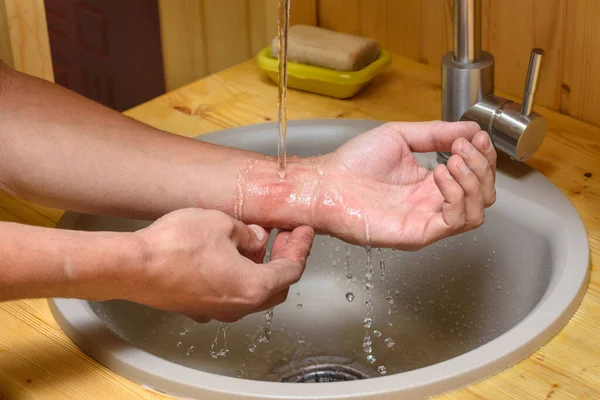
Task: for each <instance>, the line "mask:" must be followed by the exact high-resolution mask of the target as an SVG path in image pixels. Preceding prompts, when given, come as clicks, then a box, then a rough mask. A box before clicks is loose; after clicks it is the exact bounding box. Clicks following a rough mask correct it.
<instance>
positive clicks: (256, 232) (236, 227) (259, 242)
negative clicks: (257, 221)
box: [231, 220, 269, 263]
mask: <svg viewBox="0 0 600 400" xmlns="http://www.w3.org/2000/svg"><path fill="white" fill-rule="evenodd" d="M232 222H233V230H232V231H231V240H232V241H233V243H234V244H235V245H236V247H237V249H238V250H239V252H240V253H241V254H242V255H243V256H244V257H247V258H249V259H251V260H252V261H254V262H257V263H261V262H262V259H263V257H264V255H265V251H266V249H267V241H268V238H269V234H268V232H267V231H266V230H264V229H263V228H261V227H260V226H258V225H246V224H244V223H242V222H239V221H236V220H232Z"/></svg>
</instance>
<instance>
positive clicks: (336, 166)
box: [0, 66, 496, 249]
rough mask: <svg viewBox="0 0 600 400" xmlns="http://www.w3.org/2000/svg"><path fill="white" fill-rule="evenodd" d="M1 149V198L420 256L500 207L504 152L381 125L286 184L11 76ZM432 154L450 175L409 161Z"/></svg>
mask: <svg viewBox="0 0 600 400" xmlns="http://www.w3.org/2000/svg"><path fill="white" fill-rule="evenodd" d="M0 142H1V143H2V144H3V145H2V147H0V160H1V163H2V168H1V169H0V184H1V186H2V187H3V188H4V189H5V190H7V191H9V192H11V193H13V194H15V195H17V196H19V197H22V198H25V199H28V200H31V201H35V202H39V203H42V204H46V205H50V206H55V207H59V208H63V209H68V210H74V211H81V212H88V213H94V214H109V215H114V216H128V217H135V218H143V219H147V218H156V217H159V216H161V215H164V214H167V213H168V212H170V211H173V210H176V209H181V208H186V207H200V208H204V209H213V210H219V211H222V212H224V213H226V214H228V215H230V216H233V217H236V218H238V219H240V220H242V221H243V222H245V223H251V224H257V225H260V226H263V227H275V228H286V229H293V228H295V227H298V226H302V225H308V226H310V227H312V228H314V229H316V230H318V231H322V232H327V233H330V234H333V235H335V236H338V237H340V238H342V239H344V240H346V241H348V242H352V243H357V244H362V245H365V244H370V245H373V246H381V247H395V248H399V249H418V248H422V247H424V246H426V245H428V244H430V243H432V242H434V241H436V240H440V239H442V238H444V237H446V236H450V235H453V234H457V233H460V232H464V231H466V230H470V229H473V228H475V227H477V226H479V225H480V224H481V223H483V219H484V213H485V208H486V207H489V206H491V204H492V203H493V202H494V200H495V187H494V176H495V165H496V153H495V150H494V147H493V146H492V143H491V141H490V138H489V136H488V135H487V134H486V133H485V132H483V131H481V130H480V128H479V125H478V124H477V123H474V122H455V123H448V122H441V121H431V122H418V123H402V122H399V123H389V124H385V125H383V126H380V127H378V128H376V129H373V130H372V131H370V132H366V133H364V134H362V135H360V136H358V137H356V138H354V139H353V140H350V141H349V142H348V143H346V144H344V145H343V146H341V147H340V148H339V149H337V150H336V151H335V152H333V153H329V154H326V155H324V156H321V157H318V158H315V159H297V160H295V161H293V162H290V163H289V171H288V176H287V178H285V179H279V178H278V177H277V174H276V173H275V170H276V168H275V162H274V161H272V160H267V159H265V157H264V156H263V155H260V154H257V153H252V152H246V151H241V150H236V149H232V148H227V147H223V146H216V145H211V144H207V143H203V142H200V141H196V140H193V139H189V138H184V137H179V136H176V135H172V134H168V133H165V132H162V131H160V130H158V129H154V128H152V127H149V126H147V125H144V124H142V123H140V122H136V121H134V120H133V119H131V118H128V117H125V116H123V115H121V114H119V113H117V112H114V111H112V110H109V109H107V108H104V107H102V106H100V105H98V104H96V103H94V102H91V101H89V100H86V99H84V98H82V97H80V96H78V95H76V94H74V93H72V92H70V91H68V90H65V89H63V88H61V87H59V86H57V85H53V84H50V83H47V82H44V81H41V80H39V79H36V78H32V77H29V76H26V75H23V74H19V73H16V72H14V71H12V70H10V69H8V68H6V67H5V66H4V67H3V68H2V69H1V71H0ZM432 151H448V152H450V151H451V152H452V153H453V156H452V158H451V159H450V160H449V162H448V166H447V168H446V166H441V165H440V166H438V167H437V169H436V171H430V170H429V169H427V168H425V167H423V166H421V165H420V164H419V162H418V161H417V160H416V159H415V158H414V156H413V152H432ZM240 177H242V178H243V179H240Z"/></svg>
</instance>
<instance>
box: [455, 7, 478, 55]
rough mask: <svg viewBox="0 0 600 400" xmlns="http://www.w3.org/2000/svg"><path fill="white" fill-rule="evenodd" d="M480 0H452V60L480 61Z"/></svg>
mask: <svg viewBox="0 0 600 400" xmlns="http://www.w3.org/2000/svg"><path fill="white" fill-rule="evenodd" d="M482 57H483V55H482V51H481V0H454V61H456V62H457V63H459V64H474V63H478V62H479V61H481V59H482Z"/></svg>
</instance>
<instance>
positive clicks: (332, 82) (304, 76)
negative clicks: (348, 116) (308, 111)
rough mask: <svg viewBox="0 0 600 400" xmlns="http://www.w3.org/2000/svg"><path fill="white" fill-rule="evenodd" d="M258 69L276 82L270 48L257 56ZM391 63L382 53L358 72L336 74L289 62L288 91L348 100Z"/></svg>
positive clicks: (275, 71)
mask: <svg viewBox="0 0 600 400" xmlns="http://www.w3.org/2000/svg"><path fill="white" fill-rule="evenodd" d="M257 60H258V66H259V67H260V69H262V70H263V71H264V73H265V74H266V75H267V76H268V77H269V79H271V80H272V81H273V82H275V83H277V82H278V81H279V74H278V71H279V66H278V62H277V59H276V58H274V57H272V56H271V47H270V46H269V47H267V48H265V49H263V50H262V51H261V52H260V53H258V56H257ZM391 63H392V57H391V55H390V53H388V52H387V51H385V50H382V51H381V53H380V54H379V57H378V58H377V59H376V60H375V61H373V62H372V63H371V64H369V65H367V66H366V67H365V68H363V69H361V70H359V71H335V70H332V69H328V68H322V67H315V66H312V65H306V64H299V63H294V62H288V87H289V88H294V89H298V90H302V91H305V92H311V93H317V94H322V95H325V96H330V97H335V98H338V99H347V98H350V97H352V96H354V95H355V94H356V93H358V92H359V91H360V90H361V89H362V88H364V87H365V86H366V85H367V84H368V83H369V82H371V80H372V79H373V78H375V77H376V76H377V75H379V74H380V73H382V72H383V71H384V70H385V69H386V68H387V67H388V66H389V65H390V64H391Z"/></svg>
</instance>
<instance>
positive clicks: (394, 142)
mask: <svg viewBox="0 0 600 400" xmlns="http://www.w3.org/2000/svg"><path fill="white" fill-rule="evenodd" d="M433 151H444V152H449V151H451V152H452V154H453V155H452V157H451V158H450V159H449V161H448V164H447V167H446V166H444V165H438V166H437V167H436V168H435V170H433V171H431V170H429V169H427V168H425V167H423V166H422V165H421V164H420V163H419V162H418V161H417V160H416V159H415V157H414V156H413V152H433ZM320 162H321V163H322V164H323V171H324V174H323V177H322V178H321V179H320V180H321V182H320V183H321V185H320V186H321V189H320V191H321V192H320V193H319V194H318V195H317V202H316V204H317V205H316V206H315V207H316V208H315V209H314V210H313V212H314V215H315V221H314V224H313V226H315V227H316V228H318V229H320V230H323V231H326V232H327V233H330V234H332V235H335V236H337V237H340V238H342V239H344V240H346V241H348V242H353V243H356V244H362V245H366V244H371V245H372V246H377V247H394V248H397V249H403V250H415V249H419V248H422V247H424V246H427V245H429V244H431V243H433V242H435V241H438V240H440V239H443V238H445V237H447V236H451V235H454V234H458V233H461V232H465V231H468V230H471V229H474V228H476V227H478V226H480V225H481V224H482V223H483V222H484V217H485V208H486V207H489V206H491V205H492V204H493V203H494V202H495V199H496V190H495V186H494V185H495V172H496V152H495V149H494V146H493V145H492V144H491V141H490V138H489V136H488V134H487V133H486V132H483V131H481V130H480V128H479V125H478V124H476V123H474V122H455V123H448V122H441V121H434V122H417V123H402V122H398V123H387V124H384V125H382V126H380V127H378V128H375V129H373V130H372V131H370V132H367V133H364V134H362V135H360V136H358V137H356V138H354V139H352V140H350V141H349V142H348V143H346V144H344V145H343V146H341V147H340V148H339V149H337V150H336V151H335V152H334V153H331V154H328V155H326V156H324V157H323V158H322V159H321V161H320ZM369 242H370V243H369Z"/></svg>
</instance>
